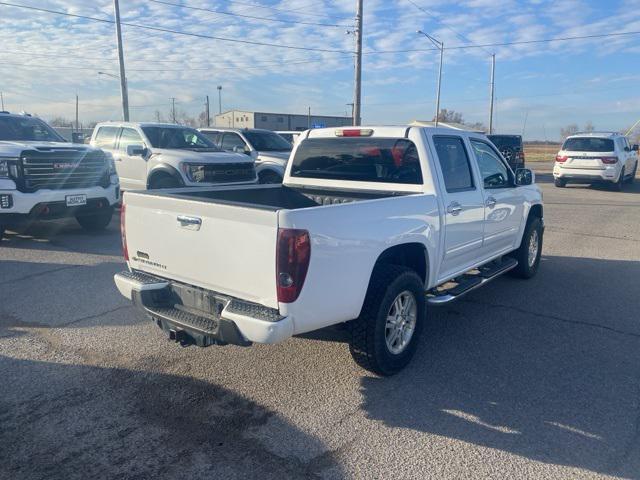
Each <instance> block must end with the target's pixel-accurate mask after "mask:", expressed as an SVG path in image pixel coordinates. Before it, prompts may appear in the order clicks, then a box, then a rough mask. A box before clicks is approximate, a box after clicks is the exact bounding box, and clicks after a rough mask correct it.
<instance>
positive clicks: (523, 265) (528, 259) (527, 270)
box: [511, 217, 543, 278]
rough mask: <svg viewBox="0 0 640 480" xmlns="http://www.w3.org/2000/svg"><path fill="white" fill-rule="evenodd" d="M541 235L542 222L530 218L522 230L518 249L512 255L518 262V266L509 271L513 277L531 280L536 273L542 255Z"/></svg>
mask: <svg viewBox="0 0 640 480" xmlns="http://www.w3.org/2000/svg"><path fill="white" fill-rule="evenodd" d="M542 234H543V229H542V220H540V219H539V218H537V217H533V218H531V220H529V222H527V226H526V227H525V229H524V235H523V236H522V242H521V243H520V248H518V250H516V251H515V252H513V253H512V256H513V258H515V259H516V260H517V261H518V266H517V267H516V268H514V269H513V270H511V272H512V274H513V275H514V276H516V277H520V278H531V277H533V276H534V275H535V274H536V273H537V272H538V267H539V266H540V257H541V255H542Z"/></svg>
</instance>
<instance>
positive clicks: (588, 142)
mask: <svg viewBox="0 0 640 480" xmlns="http://www.w3.org/2000/svg"><path fill="white" fill-rule="evenodd" d="M637 170H638V145H633V146H631V145H629V140H628V139H627V137H625V136H624V135H622V134H620V133H611V132H589V133H578V134H576V135H571V136H570V137H567V139H566V140H565V141H564V144H563V145H562V149H561V150H560V151H559V152H558V155H557V156H556V163H555V165H554V166H553V178H554V180H555V184H556V187H564V186H566V185H567V183H568V182H571V183H602V182H604V183H610V184H612V185H613V186H614V187H615V188H616V190H622V186H623V184H624V183H625V182H627V183H632V182H633V180H634V179H635V176H636V172H637Z"/></svg>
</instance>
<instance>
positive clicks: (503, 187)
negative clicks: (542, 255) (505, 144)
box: [470, 138, 524, 257]
mask: <svg viewBox="0 0 640 480" xmlns="http://www.w3.org/2000/svg"><path fill="white" fill-rule="evenodd" d="M470 143H471V149H472V150H473V154H474V156H475V158H476V161H477V163H478V169H479V171H480V177H481V182H482V190H483V197H484V212H485V213H484V216H485V226H484V239H483V245H482V253H483V255H482V256H483V257H489V256H495V255H499V254H501V253H505V252H507V251H510V250H513V249H514V248H516V247H517V245H516V242H517V240H518V234H519V232H520V226H521V224H522V222H523V221H524V195H523V194H522V191H521V190H520V189H519V188H518V187H516V186H515V181H514V178H513V172H512V171H511V169H510V168H509V167H508V165H507V164H506V162H505V161H504V160H503V159H502V157H501V156H500V154H499V153H498V152H497V151H496V149H495V148H494V147H493V145H491V144H489V142H486V141H485V140H481V139H478V138H470Z"/></svg>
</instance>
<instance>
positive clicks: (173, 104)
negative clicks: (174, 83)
mask: <svg viewBox="0 0 640 480" xmlns="http://www.w3.org/2000/svg"><path fill="white" fill-rule="evenodd" d="M171 122H172V123H176V99H175V98H174V97H171Z"/></svg>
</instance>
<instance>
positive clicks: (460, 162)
mask: <svg viewBox="0 0 640 480" xmlns="http://www.w3.org/2000/svg"><path fill="white" fill-rule="evenodd" d="M432 142H433V147H434V151H435V152H436V156H437V158H438V165H439V166H440V169H439V174H440V177H441V178H440V184H441V185H442V186H443V187H444V188H442V189H441V190H442V192H443V194H442V197H443V201H444V208H445V212H444V218H445V226H444V229H445V231H444V257H443V260H442V264H441V265H440V274H439V279H440V280H442V279H444V278H448V277H450V276H451V275H453V274H456V273H458V272H461V271H464V270H467V269H468V268H469V266H470V265H472V264H474V263H476V262H477V261H478V259H479V255H478V252H479V250H480V248H481V247H482V237H483V228H484V200H483V195H482V190H481V188H480V186H479V185H478V184H477V182H476V179H475V175H474V169H473V168H472V166H471V162H470V155H469V152H468V150H467V146H466V144H465V142H464V139H463V137H461V136H458V135H434V136H433V137H432Z"/></svg>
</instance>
